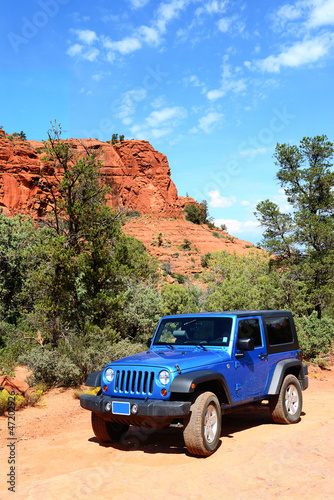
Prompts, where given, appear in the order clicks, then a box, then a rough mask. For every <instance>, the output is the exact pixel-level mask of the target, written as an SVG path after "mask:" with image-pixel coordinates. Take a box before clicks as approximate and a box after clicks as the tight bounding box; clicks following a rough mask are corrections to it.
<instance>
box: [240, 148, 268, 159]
mask: <svg viewBox="0 0 334 500" xmlns="http://www.w3.org/2000/svg"><path fill="white" fill-rule="evenodd" d="M271 150H272V148H270V147H268V148H257V149H256V148H254V149H245V150H243V151H240V156H241V157H242V158H253V157H254V156H257V155H264V154H266V153H267V152H268V151H271Z"/></svg>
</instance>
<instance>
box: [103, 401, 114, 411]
mask: <svg viewBox="0 0 334 500" xmlns="http://www.w3.org/2000/svg"><path fill="white" fill-rule="evenodd" d="M111 408H112V404H111V403H110V401H108V403H106V404H105V405H104V409H105V410H106V411H111Z"/></svg>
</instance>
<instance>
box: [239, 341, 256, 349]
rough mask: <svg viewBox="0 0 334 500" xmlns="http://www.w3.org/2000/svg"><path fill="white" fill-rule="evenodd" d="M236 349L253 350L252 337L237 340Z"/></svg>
mask: <svg viewBox="0 0 334 500" xmlns="http://www.w3.org/2000/svg"><path fill="white" fill-rule="evenodd" d="M237 349H239V350H240V351H254V339H253V338H250V339H239V340H238V341H237Z"/></svg>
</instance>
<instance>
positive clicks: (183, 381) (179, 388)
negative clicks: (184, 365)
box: [169, 370, 232, 404]
mask: <svg viewBox="0 0 334 500" xmlns="http://www.w3.org/2000/svg"><path fill="white" fill-rule="evenodd" d="M213 381H216V382H218V383H219V384H220V386H221V387H222V388H223V390H224V392H225V394H226V397H227V400H228V404H231V403H232V397H231V394H230V390H229V388H228V385H227V383H226V380H225V377H224V375H222V374H221V373H219V372H216V371H214V370H196V371H193V372H188V373H181V374H180V375H177V376H176V377H175V378H174V380H173V382H172V383H171V385H170V388H169V391H170V392H172V393H178V394H189V393H192V392H195V390H196V387H197V385H198V384H201V383H203V382H213ZM193 384H194V387H192V385H193Z"/></svg>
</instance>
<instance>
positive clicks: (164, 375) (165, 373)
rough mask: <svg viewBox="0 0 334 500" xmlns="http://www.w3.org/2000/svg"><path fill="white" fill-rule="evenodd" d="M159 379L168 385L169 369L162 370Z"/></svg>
mask: <svg viewBox="0 0 334 500" xmlns="http://www.w3.org/2000/svg"><path fill="white" fill-rule="evenodd" d="M159 380H160V383H161V384H162V385H167V384H168V382H169V373H168V371H167V370H162V371H161V372H160V373H159Z"/></svg>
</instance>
